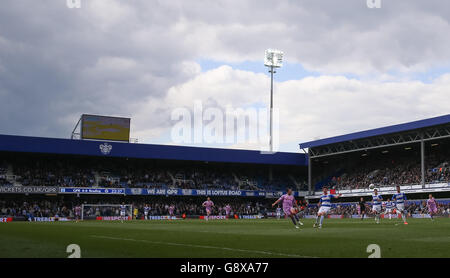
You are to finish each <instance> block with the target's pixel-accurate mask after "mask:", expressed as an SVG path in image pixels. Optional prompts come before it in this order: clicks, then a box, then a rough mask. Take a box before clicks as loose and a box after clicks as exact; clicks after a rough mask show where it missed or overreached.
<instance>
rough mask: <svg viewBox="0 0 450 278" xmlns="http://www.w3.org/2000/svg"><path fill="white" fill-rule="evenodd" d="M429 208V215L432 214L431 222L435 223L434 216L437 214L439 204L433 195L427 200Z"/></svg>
mask: <svg viewBox="0 0 450 278" xmlns="http://www.w3.org/2000/svg"><path fill="white" fill-rule="evenodd" d="M427 208H428V214H430V217H431V220H432V221H434V218H433V215H435V214H436V213H437V203H436V200H435V199H434V198H433V195H431V194H430V195H428V200H427Z"/></svg>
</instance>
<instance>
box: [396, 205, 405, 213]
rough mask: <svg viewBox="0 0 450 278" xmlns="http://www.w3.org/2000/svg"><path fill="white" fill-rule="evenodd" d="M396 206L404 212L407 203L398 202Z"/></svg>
mask: <svg viewBox="0 0 450 278" xmlns="http://www.w3.org/2000/svg"><path fill="white" fill-rule="evenodd" d="M396 207H397V210H398V211H400V212H403V211H404V210H405V204H397V205H396Z"/></svg>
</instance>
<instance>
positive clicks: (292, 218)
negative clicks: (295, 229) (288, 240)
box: [291, 217, 297, 226]
mask: <svg viewBox="0 0 450 278" xmlns="http://www.w3.org/2000/svg"><path fill="white" fill-rule="evenodd" d="M291 220H292V223H294V226H297V222H296V221H295V218H294V217H291Z"/></svg>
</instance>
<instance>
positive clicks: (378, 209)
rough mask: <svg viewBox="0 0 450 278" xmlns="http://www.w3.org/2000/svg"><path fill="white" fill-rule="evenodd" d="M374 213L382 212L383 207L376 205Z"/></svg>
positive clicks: (373, 209) (373, 208)
mask: <svg viewBox="0 0 450 278" xmlns="http://www.w3.org/2000/svg"><path fill="white" fill-rule="evenodd" d="M372 211H375V212H377V213H380V212H381V205H376V206H373V207H372Z"/></svg>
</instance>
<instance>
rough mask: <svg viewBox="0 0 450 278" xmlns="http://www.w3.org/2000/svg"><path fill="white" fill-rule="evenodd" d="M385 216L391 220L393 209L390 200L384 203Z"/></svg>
mask: <svg viewBox="0 0 450 278" xmlns="http://www.w3.org/2000/svg"><path fill="white" fill-rule="evenodd" d="M385 209H386V211H385V214H389V219H392V210H393V209H394V204H393V203H392V202H391V199H388V200H387V201H386V203H385Z"/></svg>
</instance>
